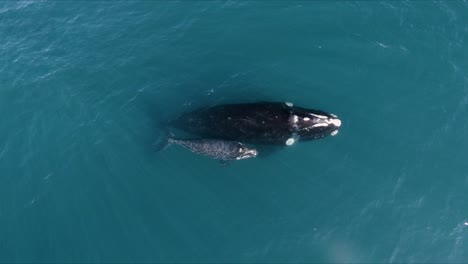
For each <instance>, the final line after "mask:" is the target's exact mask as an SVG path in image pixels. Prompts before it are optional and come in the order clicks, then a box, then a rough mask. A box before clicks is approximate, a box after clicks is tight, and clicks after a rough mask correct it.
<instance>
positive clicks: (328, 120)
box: [290, 107, 341, 140]
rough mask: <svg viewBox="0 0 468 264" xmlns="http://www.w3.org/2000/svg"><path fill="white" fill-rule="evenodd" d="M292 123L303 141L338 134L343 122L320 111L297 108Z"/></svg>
mask: <svg viewBox="0 0 468 264" xmlns="http://www.w3.org/2000/svg"><path fill="white" fill-rule="evenodd" d="M290 123H291V125H292V127H293V128H294V129H295V131H296V133H297V135H298V136H299V138H300V139H301V140H313V139H320V138H324V137H327V136H334V135H336V134H338V130H339V128H340V126H341V120H340V119H339V118H338V117H337V116H336V115H334V114H330V113H327V112H324V111H320V110H314V109H305V108H300V107H295V108H294V109H293V111H292V115H291V120H290Z"/></svg>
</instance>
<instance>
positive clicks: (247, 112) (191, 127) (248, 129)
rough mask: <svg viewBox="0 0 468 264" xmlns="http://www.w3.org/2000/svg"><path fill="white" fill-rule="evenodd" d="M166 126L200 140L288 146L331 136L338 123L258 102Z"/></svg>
mask: <svg viewBox="0 0 468 264" xmlns="http://www.w3.org/2000/svg"><path fill="white" fill-rule="evenodd" d="M170 125H172V126H173V127H175V128H178V129H181V130H184V131H186V132H189V133H191V134H195V135H197V136H200V137H203V138H213V139H223V140H235V141H240V142H245V143H252V144H266V145H288V146H290V145H292V144H294V143H295V142H297V141H302V140H313V139H319V138H324V137H326V136H329V135H331V136H334V135H336V134H337V133H338V129H339V127H340V126H341V121H340V119H338V117H337V116H336V115H333V114H329V113H326V112H324V111H320V110H314V109H306V108H302V107H297V106H294V105H293V104H292V103H289V102H259V103H243V104H224V105H218V106H214V107H209V108H201V109H197V110H195V111H192V112H188V113H185V114H183V115H181V116H180V117H179V118H177V119H175V120H173V121H172V122H170Z"/></svg>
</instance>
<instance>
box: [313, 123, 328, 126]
mask: <svg viewBox="0 0 468 264" xmlns="http://www.w3.org/2000/svg"><path fill="white" fill-rule="evenodd" d="M327 126H328V124H327V123H318V124H315V125H313V126H312V127H327Z"/></svg>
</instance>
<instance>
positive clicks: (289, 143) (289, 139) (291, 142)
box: [286, 138, 296, 146]
mask: <svg viewBox="0 0 468 264" xmlns="http://www.w3.org/2000/svg"><path fill="white" fill-rule="evenodd" d="M295 142H296V140H295V139H294V138H288V140H286V145H288V146H291V145H292V144H294V143H295Z"/></svg>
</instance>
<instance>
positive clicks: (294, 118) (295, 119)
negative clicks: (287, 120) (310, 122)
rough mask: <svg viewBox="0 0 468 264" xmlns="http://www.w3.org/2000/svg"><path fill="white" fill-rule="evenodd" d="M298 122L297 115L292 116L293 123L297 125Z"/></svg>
mask: <svg viewBox="0 0 468 264" xmlns="http://www.w3.org/2000/svg"><path fill="white" fill-rule="evenodd" d="M297 121H299V117H298V116H297V115H294V116H293V123H297Z"/></svg>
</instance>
